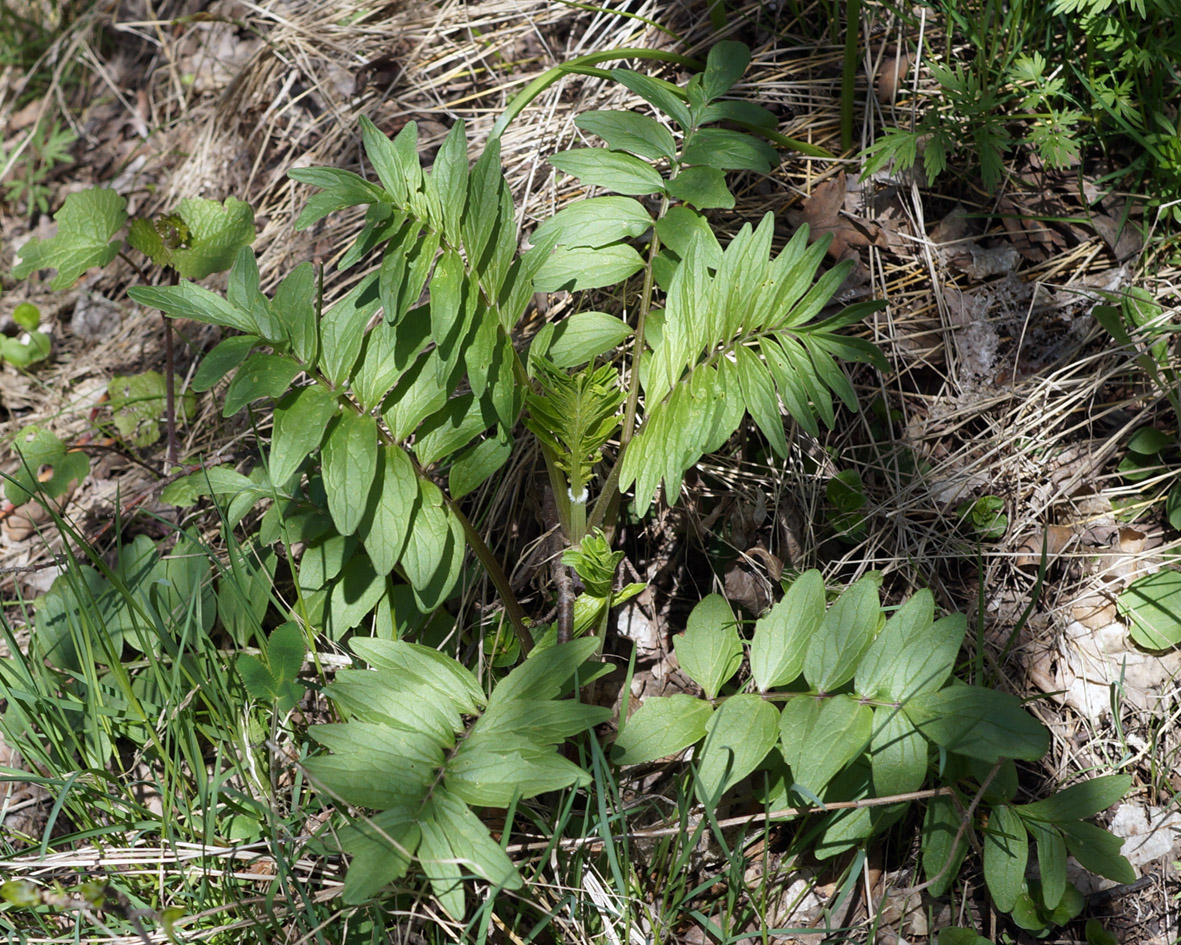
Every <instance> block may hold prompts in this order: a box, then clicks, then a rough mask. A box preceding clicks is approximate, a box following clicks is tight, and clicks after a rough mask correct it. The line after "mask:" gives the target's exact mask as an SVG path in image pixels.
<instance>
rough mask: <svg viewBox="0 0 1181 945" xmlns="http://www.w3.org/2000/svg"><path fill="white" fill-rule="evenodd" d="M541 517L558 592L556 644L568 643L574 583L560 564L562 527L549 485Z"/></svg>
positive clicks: (572, 612) (547, 484) (551, 571)
mask: <svg viewBox="0 0 1181 945" xmlns="http://www.w3.org/2000/svg"><path fill="white" fill-rule="evenodd" d="M541 515H542V519H543V522H544V524H545V527H546V529H547V530H548V531H549V554H550V563H549V566H550V575H551V576H552V578H553V581H554V586H555V587H556V588H557V591H558V642H559V643H569V642H570V640H571V638H573V636H574V583H573V582H572V581H571V580H570V572H569V571H568V570H566V565H565V564H563V563H562V552H563V550H564V548H563V546H564V545H565V544H566V542H565V541H563V540H562V539H563V536H562V525H561V523H560V522H559V521H558V503H557V501H556V500H555V499H554V488H553V485H551V484H550V483H548V482H547V483H546V485H545V493H544V495H543V496H542V500H541Z"/></svg>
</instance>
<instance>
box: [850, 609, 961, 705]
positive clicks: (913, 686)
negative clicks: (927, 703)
mask: <svg viewBox="0 0 1181 945" xmlns="http://www.w3.org/2000/svg"><path fill="white" fill-rule="evenodd" d="M934 615H935V598H934V597H933V596H932V594H931V592H930V591H928V590H925V589H924V590H921V591H919V592H918V593H917V594H915V595H914V596H913V597H912V598H911V599H910V600H909V601H907V602H906V603H905V604H903V605H902V606H901V607H900V608H898V610H897V611H896V612H895V613H894V615H893V616H892V617H890V619H889V620H887V621H886V625H885V627H883V628H882V632H881V633H879V634H878V636H877V639H875V640H874V641H873V644H872V645H871V646H870V648H869V652H867V653H866V654H865V658H864V659H863V660H862V661H861V663H860V665H859V666H858V667H857V681H856V688H857V691H858V692H859V693H861V694H862V695H863V696H868V697H870V698H874V699H885V700H890V701H892V702H896V703H899V704H901V703H904V702H906V701H907V700H908V699H910V698H912V697H913V696H917V695H920V694H921V693H924V692H934V691H935V690H937V689H940V688H941V687H942V686H943V684H944V683H945V682H947V677H948V676H950V675H951V670H952V668H953V666H954V665H955V659H956V655H957V654H958V653H959V649H960V645H961V644H962V643H963V640H964V631H965V630H966V628H967V619H966V618H965V617H964V615H963V614H952V615H950V616H948V617H944V618H943V619H942V620H939V621H934V622H933V620H934Z"/></svg>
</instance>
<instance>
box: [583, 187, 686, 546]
mask: <svg viewBox="0 0 1181 945" xmlns="http://www.w3.org/2000/svg"><path fill="white" fill-rule="evenodd" d="M667 212H668V198H667V197H665V198H663V200H662V201H661V204H660V214H659V217H658V219H660V218H663V217H664V215H665V213H667ZM659 252H660V236H659V234H657V232H656V229H655V228H653V230H652V243H651V245H650V246H649V247H648V265H646V266H645V267H644V285H643V288H642V289H641V290H640V314H639V316H638V317H637V319H636V334H635V338H634V340H633V341H632V356H631V369H632V374H631V379H630V382H629V384H628V391H627V405H626V406H625V407H624V411H623V429H622V430H620V432H619V455H617V456H616V457H615V465H614V466H612V467H611V473H610V474H609V475H608V476H607V481H606V482H605V483H604V484H603V491H602V492H601V493H599V497H598V499H596V500H595V507H594V509H593V510H592V511H591V516H590V522H589V523H588V526H589V527H590V528H603V521H604V519H605V518H606V516H607V512H608V510H609V509H611V508H612V507H618V502H619V467H620V465H621V464H622V463H623V457H624V454H625V453H626V452H627V445H628V443H630V442H631V438H632V436H633V435H634V434H635V431H636V411H637V410H638V408H639V403H640V357H641V355H643V353H644V325H645V322H646V321H647V318H648V309H649V308H650V307H651V305H652V263H653V262H654V261H655V259H656V254H657V253H659ZM604 530H606V529H604ZM612 531H613V529H612Z"/></svg>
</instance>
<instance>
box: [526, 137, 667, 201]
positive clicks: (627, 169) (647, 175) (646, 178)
mask: <svg viewBox="0 0 1181 945" xmlns="http://www.w3.org/2000/svg"><path fill="white" fill-rule="evenodd" d="M549 162H550V164H552V165H553V166H554V167H556V168H557V169H558V170H560V171H564V172H565V173H567V174H570V175H571V176H573V177H577V178H578V179H579V180H580V181H582V183H583V184H586V185H588V186H596V187H603V188H605V189H607V190H613V191H615V193H617V194H627V195H630V196H642V195H645V194H656V193H661V192H662V191H663V190H664V179H663V178H662V177H661V176H660V174H659V173H658V172H657V171H656V169H655V168H653V167H652V166H651V165H650V164H646V163H645V162H643V161H641V160H640V159H639V158H635V157H632V156H631V155H630V154H621V153H619V152H618V151H607V150H605V149H603V148H574V149H573V150H570V151H559V152H558V153H557V154H554V155H552V156H551V157H550V158H549Z"/></svg>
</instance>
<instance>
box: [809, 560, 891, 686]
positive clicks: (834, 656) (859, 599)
mask: <svg viewBox="0 0 1181 945" xmlns="http://www.w3.org/2000/svg"><path fill="white" fill-rule="evenodd" d="M880 613H881V605H880V603H879V601H878V584H877V581H876V580H874V579H873V578H872V577H863V578H861V580H859V581H857V582H856V583H854V584H853V585H852V586H851V587H849V588H847V589H846V590H845V592H844V593H843V594H841V596H840V597H839V598H838V599H837V602H836V603H835V604H833V605H832V607H830V608H829V610H828V613H827V614H825V615H824V620H823V621H822V622H821V625H820V629H819V630H818V631H817V632H816V633H815V634H813V635H812V637H811V640H810V641H809V643H808V651H807V653H805V654H804V677H805V678H806V679H807V680H808V683H809V684H810V685H811V686H812V688H814V689H815V690H816V691H817V692H832V691H833V690H834V689H836V688H837V687H839V686H842V685H844V684H845V683H847V682H848V681H849V680H850V679H852V678H853V674H854V672H855V671H856V669H857V666H858V665H859V664H860V663H861V657H862V655H863V654H864V653H865V652H866V650H868V649H869V646H870V644H871V643H872V642H873V638H874V635H875V634H876V633H877V630H878V618H879V615H880Z"/></svg>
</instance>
